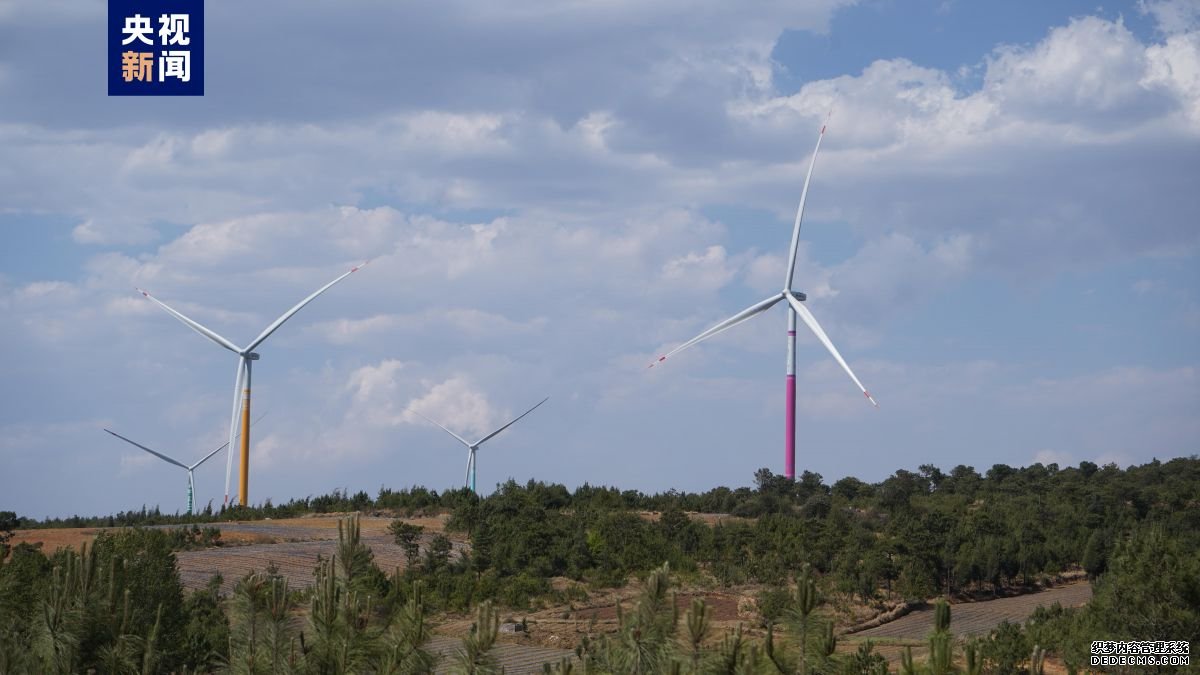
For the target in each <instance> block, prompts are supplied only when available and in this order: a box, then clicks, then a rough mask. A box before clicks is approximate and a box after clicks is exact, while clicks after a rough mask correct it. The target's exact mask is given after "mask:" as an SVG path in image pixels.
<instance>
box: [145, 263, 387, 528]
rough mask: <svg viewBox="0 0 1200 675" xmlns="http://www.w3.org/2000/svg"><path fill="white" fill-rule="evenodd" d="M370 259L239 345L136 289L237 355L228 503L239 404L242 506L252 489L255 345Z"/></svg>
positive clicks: (256, 358)
mask: <svg viewBox="0 0 1200 675" xmlns="http://www.w3.org/2000/svg"><path fill="white" fill-rule="evenodd" d="M367 262H370V261H367ZM367 262H364V263H362V264H361V265H356V266H354V267H351V268H350V271H349V272H345V273H343V274H342V275H341V276H339V277H338V278H336V279H334V280H333V281H331V282H329V283H327V284H325V285H324V286H322V287H320V288H318V289H317V290H316V292H314V293H313V294H312V295H310V296H308V297H307V298H305V299H303V300H301V301H300V302H298V303H296V306H295V307H292V308H291V309H289V310H288V311H286V312H284V313H283V314H282V315H281V316H280V317H279V318H278V319H275V321H273V322H272V323H271V325H269V326H267V327H266V328H265V329H264V330H263V332H262V333H260V334H259V336H258V337H256V338H254V341H253V342H251V343H250V344H249V345H247V346H246V347H244V348H243V347H238V346H237V345H235V344H233V343H232V342H230V341H229V340H227V339H225V338H223V337H221V336H220V335H218V334H217V333H215V332H214V331H212V330H209V329H208V328H205V327H204V326H202V325H200V324H199V323H197V322H195V321H193V320H191V319H189V318H188V317H186V316H184V315H183V314H181V313H179V312H177V311H175V310H174V309H171V308H170V307H169V306H167V304H166V303H164V302H162V301H161V300H159V299H158V298H156V297H154V296H152V295H150V293H148V292H147V291H144V290H142V289H140V288H139V289H137V291H138V292H139V293H141V294H142V295H144V296H146V297H147V298H149V299H150V300H152V301H153V302H154V303H155V304H157V305H158V306H159V307H162V308H163V309H164V310H166V312H167V313H168V314H170V315H171V316H173V317H175V318H176V319H179V320H180V321H182V322H183V323H184V324H186V325H187V326H188V327H189V328H191V329H192V330H194V331H196V332H197V333H199V334H201V335H203V336H204V337H206V338H208V339H209V340H212V341H213V342H215V343H217V344H218V345H220V346H222V347H224V348H225V349H228V350H229V351H231V352H233V353H234V354H237V355H238V365H237V374H236V376H235V377H234V381H233V415H232V419H231V421H230V423H229V443H228V445H229V448H230V453H229V454H228V455H227V456H226V461H225V504H226V505H228V504H229V480H230V476H231V474H232V473H233V452H232V449H233V442H234V440H236V439H237V432H238V421H239V416H238V412H239V408H240V412H241V416H240V420H241V425H242V462H241V471H240V473H239V480H238V504H240V505H241V506H246V505H247V503H248V500H249V490H250V370H251V366H250V364H251V363H253V362H254V361H257V360H258V354H257V353H255V351H254V350H255V348H257V347H258V346H259V345H261V344H262V343H263V341H265V340H266V339H267V338H268V337H270V336H271V333H274V332H275V331H276V329H278V328H279V327H280V326H282V325H283V322H285V321H287V320H288V319H290V318H292V315H293V314H295V313H296V312H299V311H300V309H301V308H302V307H304V306H305V305H307V304H308V303H310V302H312V301H313V300H315V299H316V297H317V296H318V295H320V294H322V293H324V292H325V291H327V290H329V289H330V287H332V286H333V285H334V284H336V283H337V282H339V281H341V280H342V279H345V278H346V277H348V276H350V275H351V274H354V273H355V272H357V271H358V270H360V269H362V268H363V267H366V265H367ZM239 396H240V401H241V405H240V406H239V405H238V402H239Z"/></svg>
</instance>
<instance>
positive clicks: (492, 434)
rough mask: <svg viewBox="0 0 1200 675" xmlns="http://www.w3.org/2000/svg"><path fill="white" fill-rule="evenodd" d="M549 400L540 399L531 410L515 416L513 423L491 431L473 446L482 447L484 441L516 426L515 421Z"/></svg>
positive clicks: (548, 398)
mask: <svg viewBox="0 0 1200 675" xmlns="http://www.w3.org/2000/svg"><path fill="white" fill-rule="evenodd" d="M549 400H550V397H549V396H547V397H546V398H544V399H542V400H540V401H538V403H537V405H535V406H533V407H532V408H530V409H529V410H526V411H525V412H523V413H521V414H520V415H517V416H516V417H515V418H514V419H513V421H511V422H509V423H508V424H505V425H504V426H502V427H500V428H499V429H497V430H495V431H493V432H492V433H490V434H488V435H487V436H484V437H483V438H481V439H479V442H477V443H476V444H475V445H476V447H478V446H480V445H482V444H483V442H484V441H486V440H487V439H489V438H491V437H492V436H495V435H496V434H498V433H500V432H501V431H504V430H505V429H507V428H509V427H511V426H512V425H514V424H516V423H517V420H519V419H521V418H522V417H524V416H526V415H528V414H529V413H531V412H533V411H534V410H537V409H538V406H540V405H541V404H543V403H545V402H546V401H549Z"/></svg>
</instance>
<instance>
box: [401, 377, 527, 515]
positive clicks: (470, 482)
mask: <svg viewBox="0 0 1200 675" xmlns="http://www.w3.org/2000/svg"><path fill="white" fill-rule="evenodd" d="M549 400H550V397H549V396H547V397H546V398H544V399H542V400H540V401H538V403H537V405H535V406H533V407H532V408H530V409H529V410H526V411H525V412H523V413H521V414H520V415H517V416H516V417H515V418H513V420H512V421H511V422H509V423H508V424H505V425H504V426H502V427H500V428H499V429H496V430H495V431H493V432H492V433H490V434H488V435H486V436H484V437H483V438H481V439H479V440H477V441H475V442H474V443H471V442H469V441H467V439H465V438H463V437H462V436H459V435H458V434H456V433H454V432H453V431H450V430H449V429H447V428H446V427H444V426H442V425H441V424H439V423H438V422H435V421H433V420H431V419H429V418H428V417H425V416H424V415H422V414H421V413H419V412H417V411H416V410H412V408H409V410H412V412H413V413H415V414H416V415H417V416H418V417H420V418H421V419H424V420H425V421H426V422H429V423H430V424H436V425H437V426H438V427H440V428H441V430H442V431H444V432H446V433H448V434H450V435H451V436H453V437H454V438H455V440H457V441H458V442H459V443H462V444H463V445H465V446H467V476H466V484H467V487H469V488H471V492H475V491H476V490H475V451H476V450H478V449H479V446H481V445H483V443H484V442H485V441H487V440H488V439H490V438H492V437H493V436H495V435H496V434H498V433H500V432H501V431H504V430H505V429H507V428H509V427H511V426H512V425H514V424H516V423H517V420H519V419H521V418H522V417H524V416H526V415H528V414H529V413H531V412H533V411H534V410H537V409H538V406H540V405H541V404H543V403H545V402H546V401H549Z"/></svg>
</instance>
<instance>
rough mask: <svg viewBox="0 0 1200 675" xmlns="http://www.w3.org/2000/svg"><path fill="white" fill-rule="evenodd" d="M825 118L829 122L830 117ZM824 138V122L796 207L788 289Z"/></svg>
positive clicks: (786, 284)
mask: <svg viewBox="0 0 1200 675" xmlns="http://www.w3.org/2000/svg"><path fill="white" fill-rule="evenodd" d="M830 114H832V111H830ZM825 119H826V121H827V122H828V120H829V118H828V117H826V118H825ZM823 138H825V125H824V124H822V125H821V133H819V134H817V147H815V148H813V154H812V160H810V161H809V163H808V173H807V174H806V175H805V176H804V189H803V190H801V191H800V206H799V207H797V208H796V224H795V225H793V226H792V246H791V248H790V249H788V251H789V253H788V265H787V278H786V279H785V280H784V282H783V287H784V288H785V289H788V290H791V288H792V276H793V275H795V273H796V254H797V252H798V251H799V248H800V221H802V220H804V202H806V201H807V200H808V183H809V181H811V180H812V175H813V169H814V168H815V167H816V166H817V153H818V152H820V151H821V140H822V139H823Z"/></svg>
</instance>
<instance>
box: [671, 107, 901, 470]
mask: <svg viewBox="0 0 1200 675" xmlns="http://www.w3.org/2000/svg"><path fill="white" fill-rule="evenodd" d="M823 138H825V126H824V125H822V126H821V133H820V134H818V135H817V147H816V148H814V149H813V154H812V160H811V161H810V162H809V165H808V174H807V175H805V177H804V189H803V190H802V191H801V193H800V206H799V208H797V209H796V223H795V225H794V226H793V228H792V246H791V249H790V251H789V253H788V265H787V277H786V278H785V280H784V282H783V290H781V291H779V292H778V293H776V294H774V295H772V296H771V297H769V298H767V299H766V300H762V301H760V302H758V303H755V304H753V305H751V306H750V307H747V308H746V309H744V310H742V311H741V312H738V313H737V314H734V315H733V316H731V317H729V318H728V319H725V320H724V321H722V322H721V323H718V324H717V325H715V326H713V327H712V328H709V329H708V330H706V331H704V332H703V333H701V334H699V335H697V336H696V337H694V338H692V339H691V340H688V341H687V342H684V343H683V344H681V345H679V346H678V347H676V348H675V349H672V350H671V351H669V352H667V353H666V354H663V355H662V356H660V357H658V361H655V362H654V363H651V364H650V367H651V368H653V367H654V366H655V364H657V363H660V362H662V361H665V360H666V359H667V357H669V356H672V355H674V354H676V353H677V352H680V351H683V350H684V349H687V348H688V347H691V346H692V345H694V344H696V343H697V342H700V341H702V340H706V339H708V338H710V337H712V336H714V335H716V334H717V333H720V332H722V331H725V330H728V329H730V328H733V327H734V326H736V325H738V324H739V323H742V322H743V321H746V320H748V319H750V318H751V317H754V316H756V315H758V314H761V313H763V312H765V311H767V310H768V309H770V308H772V307H774V306H775V304H776V303H778V302H779V301H780V300H786V301H787V304H788V321H787V384H786V387H787V396H786V398H787V408H786V421H785V428H784V433H785V437H786V440H785V444H784V452H785V453H786V454H785V458H784V473H785V474H786V475H787V477H788V478H790V479H793V480H794V479H795V477H796V317H797V316H799V317H800V318H801V319H802V320H803V321H804V323H805V324H806V325H807V326H808V327H809V329H810V330H812V332H813V334H814V335H816V336H817V339H818V340H820V341H821V344H823V345H825V349H828V350H829V353H830V354H831V355H833V358H834V360H836V361H837V362H838V365H840V366H841V367H842V370H844V371H846V374H847V375H849V376H850V379H851V380H854V384H856V385H858V388H859V389H860V390H862V393H863V395H864V396H866V397H867V400H868V401H870V402H871V404H872V405H874V406H875V407H879V404H878V403H876V402H875V399H874V398H872V397H871V394H870V392H868V391H867V388H866V387H864V386H863V384H862V382H859V380H858V378H857V377H855V375H854V371H852V370H850V366H848V365H846V360H845V359H843V358H842V355H841V354H839V353H838V350H837V347H834V346H833V342H831V341H830V340H829V336H828V335H826V334H825V331H824V330H822V329H821V324H819V323H817V319H816V318H815V317H814V316H813V315H812V312H809V311H808V308H807V307H805V306H804V304H803V303H804V301H805V300H807V299H808V297H807V296H806V295H804V294H803V293H798V292H795V291H793V290H792V279H793V277H794V275H795V272H796V253H797V251H798V249H799V246H800V222H801V221H802V220H803V219H804V202H805V201H806V200H807V199H808V184H809V181H811V180H812V174H813V169H814V168H815V167H816V165H817V153H818V152H820V150H821V140H822V139H823Z"/></svg>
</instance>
